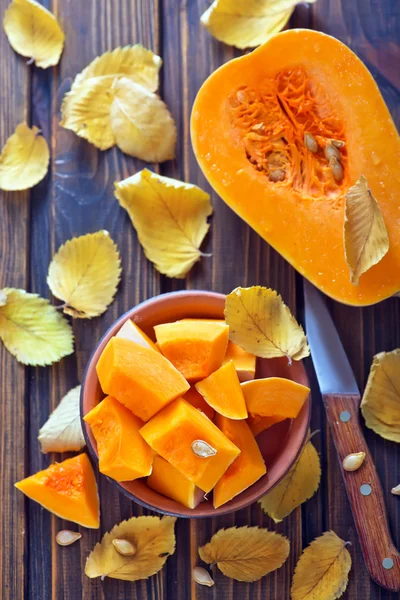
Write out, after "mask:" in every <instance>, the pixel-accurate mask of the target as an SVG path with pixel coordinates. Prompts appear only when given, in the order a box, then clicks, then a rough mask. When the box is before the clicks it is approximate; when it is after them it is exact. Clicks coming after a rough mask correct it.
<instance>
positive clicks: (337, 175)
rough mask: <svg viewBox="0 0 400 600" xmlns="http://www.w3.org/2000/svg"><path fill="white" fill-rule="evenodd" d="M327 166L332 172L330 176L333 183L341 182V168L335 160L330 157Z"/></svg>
mask: <svg viewBox="0 0 400 600" xmlns="http://www.w3.org/2000/svg"><path fill="white" fill-rule="evenodd" d="M329 166H330V168H331V171H332V175H333V178H334V180H335V181H342V179H343V167H342V165H341V164H340V162H339V161H338V159H337V158H335V157H334V156H332V157H331V158H330V160H329Z"/></svg>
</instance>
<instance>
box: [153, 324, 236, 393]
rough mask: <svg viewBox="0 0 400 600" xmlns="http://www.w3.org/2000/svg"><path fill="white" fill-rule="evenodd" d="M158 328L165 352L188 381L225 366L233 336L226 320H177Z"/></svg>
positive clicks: (195, 379)
mask: <svg viewBox="0 0 400 600" xmlns="http://www.w3.org/2000/svg"><path fill="white" fill-rule="evenodd" d="M154 331H155V334H156V338H157V343H158V346H159V348H160V350H161V352H162V353H163V354H164V356H166V357H167V358H168V360H170V361H171V362H172V364H173V365H174V366H175V367H176V368H177V369H178V371H179V372H180V373H182V375H183V376H184V377H185V379H187V380H188V381H190V382H192V381H193V382H194V381H199V380H200V379H204V378H205V377H208V376H209V375H211V373H213V372H214V371H216V370H217V369H219V367H220V366H221V365H222V361H223V360H224V356H225V352H226V348H227V345H228V336H229V327H228V325H227V324H226V323H224V322H220V321H210V320H207V319H198V320H187V321H175V323H163V324H162V325H156V326H155V327H154Z"/></svg>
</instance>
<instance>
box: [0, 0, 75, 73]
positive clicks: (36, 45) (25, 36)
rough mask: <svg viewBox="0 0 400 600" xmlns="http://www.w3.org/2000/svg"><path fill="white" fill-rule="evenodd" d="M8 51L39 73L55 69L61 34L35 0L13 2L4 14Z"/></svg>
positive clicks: (58, 56)
mask: <svg viewBox="0 0 400 600" xmlns="http://www.w3.org/2000/svg"><path fill="white" fill-rule="evenodd" d="M3 24H4V30H5V32H6V34H7V37H8V41H9V42H10V45H11V47H12V48H13V49H14V50H15V52H18V54H21V55H22V56H26V57H28V58H33V59H34V61H35V64H36V65H37V66H38V67H41V68H42V69H46V68H47V67H51V66H54V65H56V64H57V63H58V62H59V60H60V56H61V53H62V51H63V47H64V38H65V36H64V32H63V30H62V29H61V27H60V24H59V22H58V21H57V19H56V17H55V16H54V15H53V13H52V12H50V11H49V10H47V8H45V7H44V6H43V5H42V4H40V3H39V2H36V1H35V0H13V1H12V2H11V4H10V5H9V7H8V8H7V10H6V12H5V13H4V19H3Z"/></svg>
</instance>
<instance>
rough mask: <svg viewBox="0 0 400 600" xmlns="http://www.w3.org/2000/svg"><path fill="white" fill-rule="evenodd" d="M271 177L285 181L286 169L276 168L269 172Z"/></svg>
mask: <svg viewBox="0 0 400 600" xmlns="http://www.w3.org/2000/svg"><path fill="white" fill-rule="evenodd" d="M269 178H270V180H271V181H275V182H276V181H283V180H284V179H285V171H283V169H274V170H273V171H270V172H269Z"/></svg>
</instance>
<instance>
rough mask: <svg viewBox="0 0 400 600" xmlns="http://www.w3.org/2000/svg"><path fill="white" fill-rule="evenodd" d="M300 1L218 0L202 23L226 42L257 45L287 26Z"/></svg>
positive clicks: (207, 11)
mask: <svg viewBox="0 0 400 600" xmlns="http://www.w3.org/2000/svg"><path fill="white" fill-rule="evenodd" d="M309 1H310V2H315V0H309ZM297 3H298V0H215V1H214V2H213V3H212V4H211V6H210V7H209V8H208V9H207V10H206V11H205V12H204V13H203V14H202V16H201V22H202V24H203V25H204V26H205V27H206V28H207V29H208V31H209V32H210V33H211V35H213V36H214V37H216V38H217V39H218V40H220V41H221V42H225V44H230V45H231V46H236V47H237V48H254V47H255V46H259V45H260V44H263V43H264V42H266V41H267V40H268V39H269V38H270V37H271V36H273V35H275V34H276V33H278V32H279V31H281V30H282V29H283V28H284V27H285V25H286V24H287V22H288V21H289V19H290V16H291V14H292V12H293V9H294V7H295V5H296V4H297Z"/></svg>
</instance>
